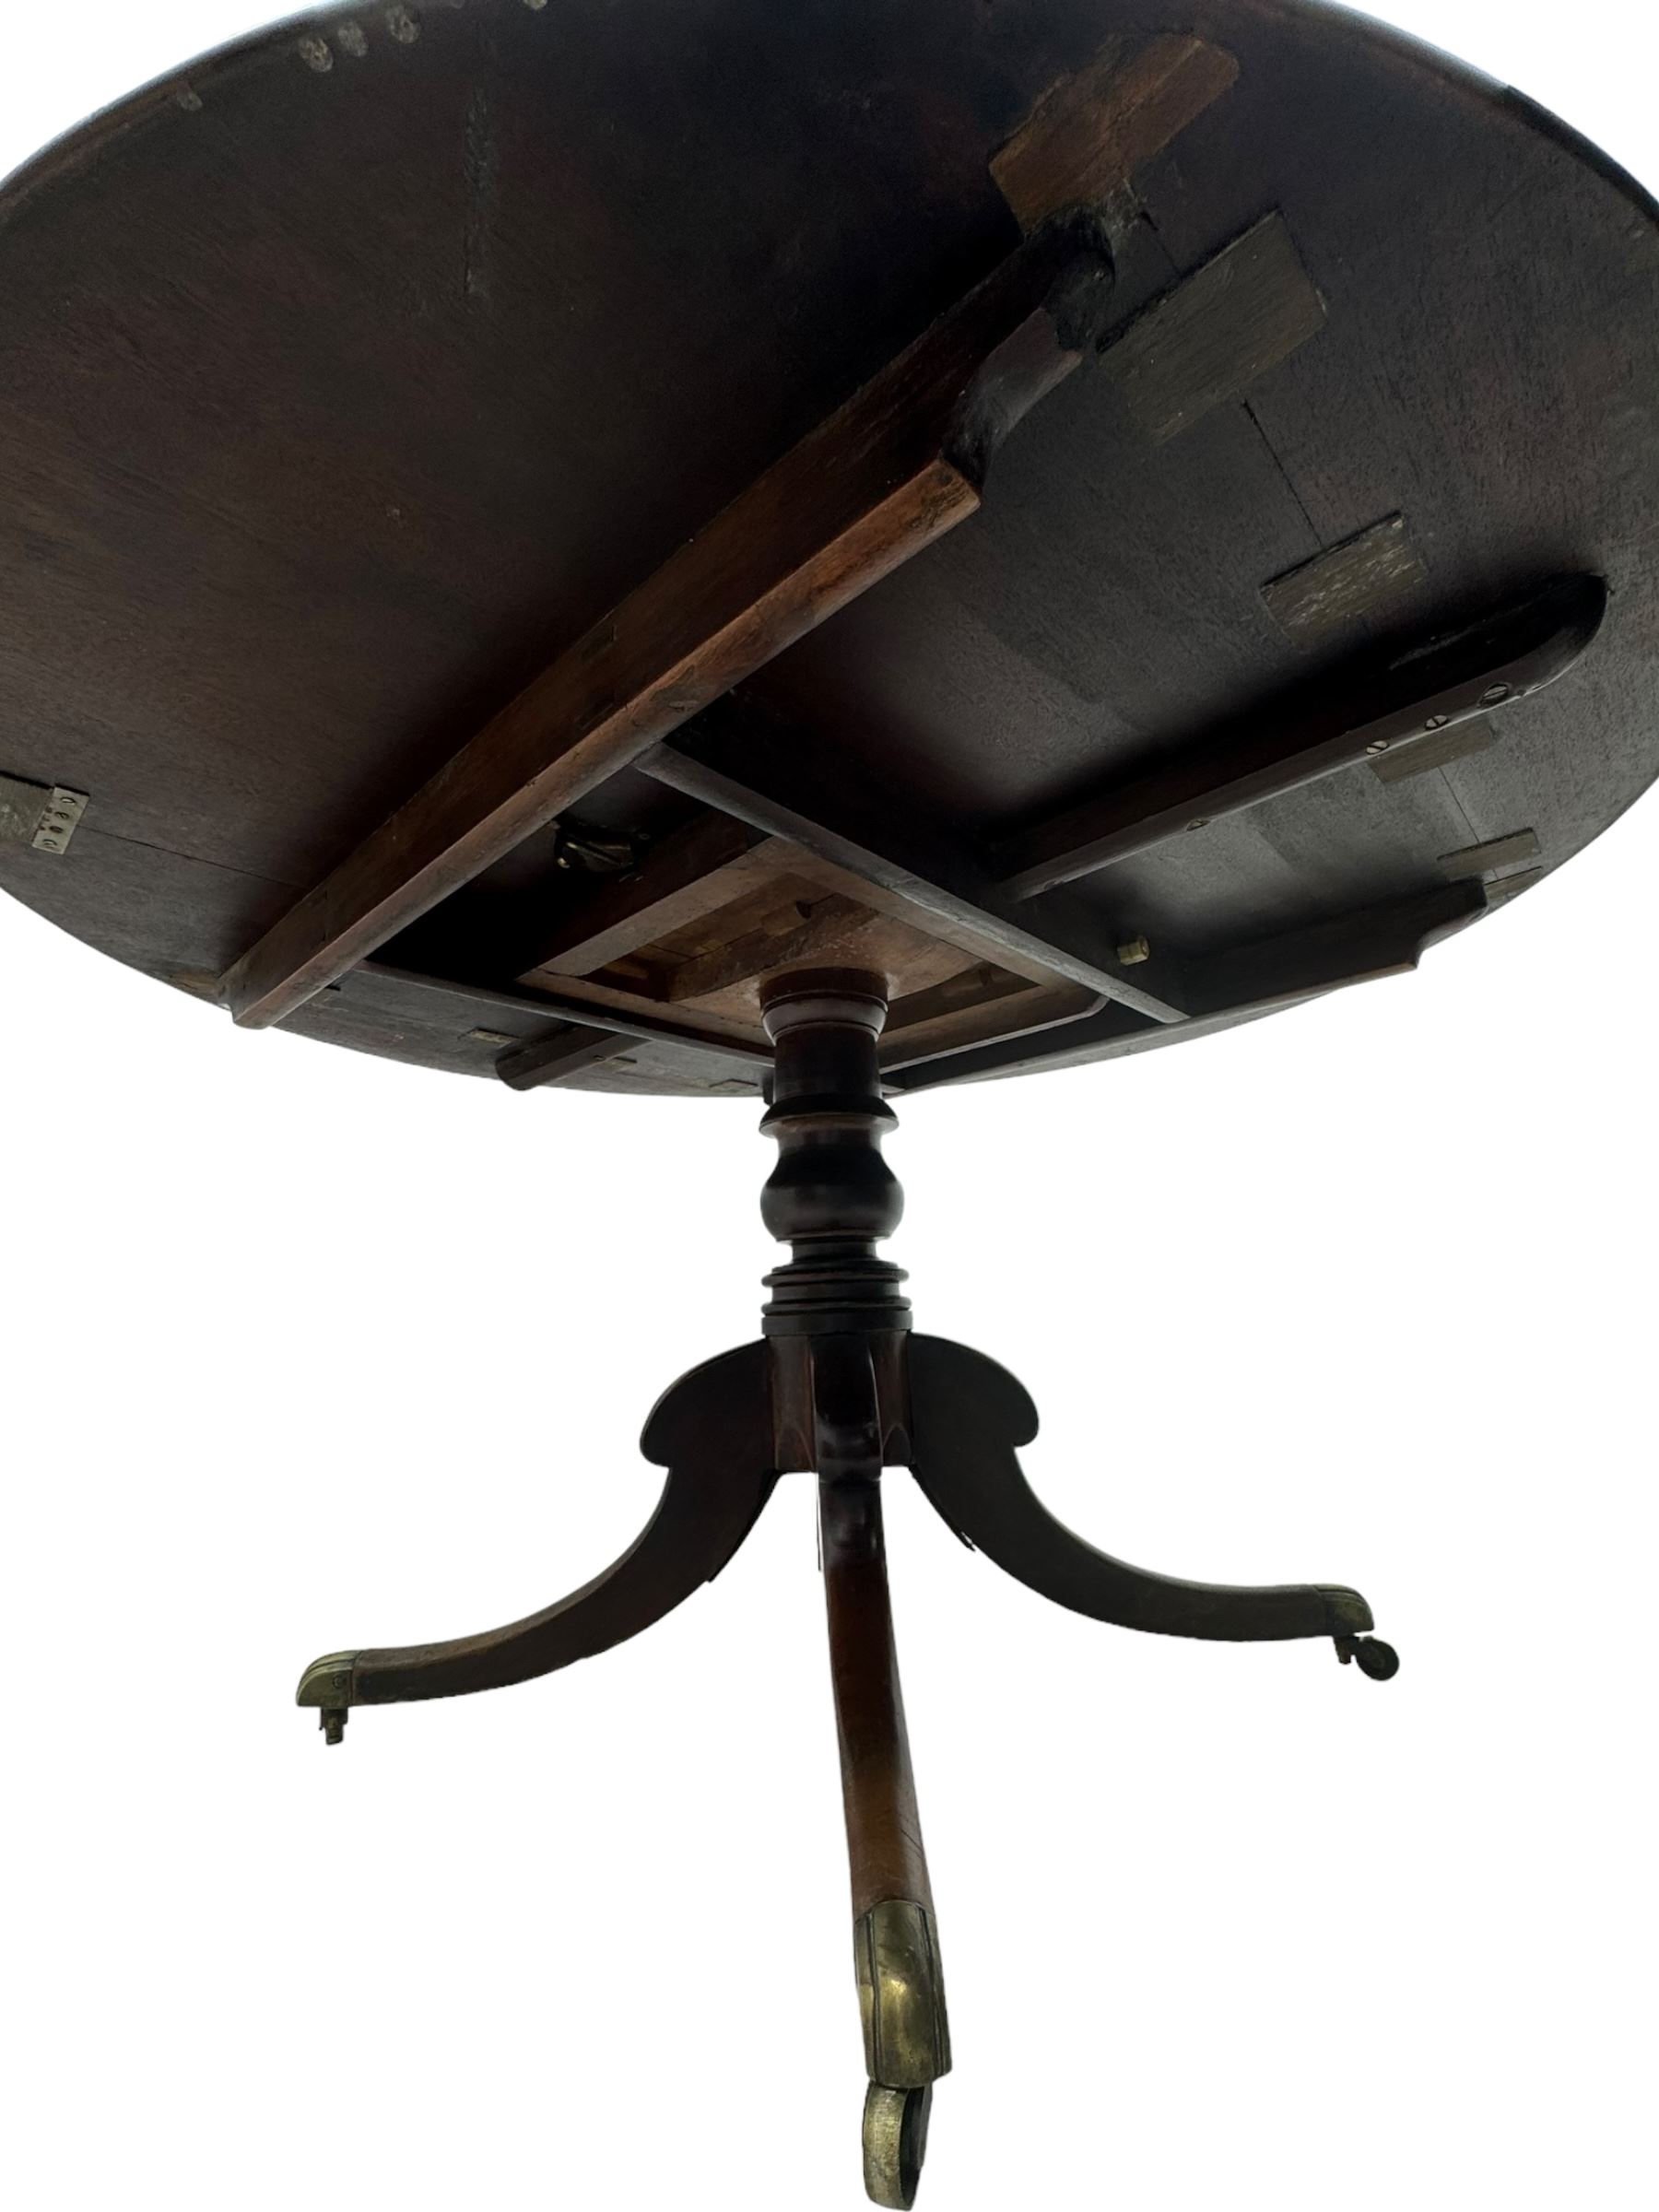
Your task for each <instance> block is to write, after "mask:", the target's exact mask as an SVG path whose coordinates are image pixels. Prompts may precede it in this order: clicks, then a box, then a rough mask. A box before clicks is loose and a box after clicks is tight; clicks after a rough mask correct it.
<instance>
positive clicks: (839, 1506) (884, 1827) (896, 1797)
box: [818, 1475, 933, 1921]
mask: <svg viewBox="0 0 1659 2212" xmlns="http://www.w3.org/2000/svg"><path fill="white" fill-rule="evenodd" d="M818 1529H819V1533H820V1539H821V1543H822V1548H823V1560H824V1604H825V1606H826V1608H827V1610H828V1613H829V1617H830V1679H831V1681H832V1682H833V1684H834V1686H835V1725H836V1735H837V1737H838V1739H839V1741H840V1745H841V1802H842V1805H843V1806H844V1808H845V1812H846V1820H847V1858H848V1863H849V1867H850V1870H851V1873H852V1879H853V1919H854V1920H855V1921H856V1920H859V1919H861V1918H862V1917H863V1915H864V1914H865V1913H866V1912H869V1910H870V1908H871V1907H872V1906H873V1905H878V1904H880V1903H882V1902H883V1901H884V1900H886V1899H888V1898H911V1899H913V1900H914V1901H915V1902H916V1903H917V1904H920V1905H927V1906H930V1907H931V1905H932V1903H933V1888H932V1884H931V1882H930V1880H929V1878H928V1872H927V1853H926V1852H925V1850H924V1847H923V1842H922V1816H921V1814H920V1812H919V1811H918V1809H917V1806H916V1781H915V1775H914V1773H913V1772H912V1767H911V1753H910V1738H909V1735H908V1734H907V1732H906V1729H905V1724H904V1698H903V1694H902V1692H901V1691H900V1686H899V1654H898V1652H897V1649H896V1648H895V1645H894V1641H893V1609H892V1601H891V1599H890V1597H889V1595H888V1579H887V1544H886V1540H885V1536H884V1535H883V1531H882V1524H881V1487H880V1483H879V1481H878V1480H877V1478H876V1477H875V1476H874V1475H870V1476H866V1477H863V1478H862V1479H861V1478H858V1477H843V1478H839V1479H838V1478H836V1477H830V1476H826V1477H824V1478H823V1479H822V1480H821V1481H820V1482H819V1484H818Z"/></svg>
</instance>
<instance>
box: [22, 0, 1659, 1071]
mask: <svg viewBox="0 0 1659 2212" xmlns="http://www.w3.org/2000/svg"><path fill="white" fill-rule="evenodd" d="M1656 215H1659V210H1655V208H1654V206H1653V203H1652V202H1651V201H1650V200H1649V199H1648V198H1647V197H1646V195H1645V194H1642V193H1641V190H1640V189H1639V188H1638V187H1637V186H1635V185H1634V184H1633V183H1632V182H1630V180H1629V179H1628V178H1626V177H1624V176H1623V175H1622V174H1621V173H1620V172H1619V171H1617V170H1616V169H1615V168H1614V167H1613V166H1612V165H1611V164H1610V163H1608V162H1607V161H1606V160H1605V159H1602V158H1601V157H1600V156H1599V155H1597V154H1596V153H1595V152H1594V149H1592V148H1590V147H1587V146H1585V145H1584V144H1583V142H1582V141H1580V140H1578V139H1577V138H1575V137H1574V136H1573V135H1572V134H1571V133H1570V132H1568V131H1567V130H1565V129H1564V128H1563V127H1562V126H1561V125H1559V124H1556V123H1555V122H1554V121H1553V120H1552V119H1551V118H1549V117H1548V116H1547V115H1546V114H1544V113H1543V112H1541V111H1540V110H1538V109H1537V108H1535V106H1533V105H1532V104H1531V103H1530V102H1528V101H1526V100H1523V99H1521V98H1520V97H1518V96H1516V95H1514V94H1512V93H1509V92H1506V91H1504V90H1502V89H1501V88H1498V87H1495V86H1493V85H1491V84H1489V83H1488V82H1486V81H1485V80H1482V79H1480V78H1478V77H1477V76H1473V75H1472V74H1470V73H1468V72H1467V71H1465V70H1463V69H1462V68H1460V67H1459V66H1457V65H1453V64H1452V63H1450V62H1448V61H1446V60H1445V59H1444V57H1441V56H1439V55H1436V54H1433V53H1430V52H1429V51H1427V50H1426V49H1423V48H1420V47H1416V46H1413V45H1412V44H1410V43H1409V42H1407V41H1403V40H1401V39H1399V38H1397V37H1395V36H1394V35H1393V34H1391V33H1388V32H1384V31H1382V30H1381V29H1377V28H1376V27H1374V26H1371V25H1369V24H1366V23H1363V22H1361V21H1359V19H1357V18H1350V17H1346V16H1344V15H1342V14H1340V13H1339V12H1337V11H1335V10H1331V9H1328V8H1324V7H1317V6H1308V5H1301V4H1300V0H1299V4H1294V5H1293V4H1292V0H1215V4H1214V5H1209V6H1192V5H1191V4H1190V0H1189V4H1188V5H1187V6H1184V7H1182V8H1178V9H1174V10H1171V12H1170V13H1169V14H1168V16H1167V17H1166V16H1164V15H1162V14H1159V13H1158V12H1156V11H1148V10H1147V8H1146V7H1145V6H1124V5H1121V4H1120V0H995V4H993V0H907V5H906V6H904V7H903V8H895V7H893V6H890V5H888V4H887V0H812V4H806V0H801V4H798V5H794V6H790V7H789V8H786V9H784V8H779V7H778V6H776V5H775V4H774V0H631V5H630V6H629V7H627V8H626V9H619V8H618V7H616V6H612V5H608V4H607V0H555V4H553V5H547V6H542V5H538V4H537V0H427V4H425V5H420V4H418V0H411V4H410V5H409V6H398V7H388V6H379V5H377V6H372V7H359V8H346V9H332V10H327V11H324V12H323V13H320V14H318V15H316V16H313V17H311V18H304V19H302V20H300V21H298V22H294V23H290V24H288V25H286V26H284V27H282V28H280V29H277V30H274V31H271V32H268V33H265V34H262V35H261V36H259V37H258V38H255V39H253V40H251V41H245V42H244V43H242V44H241V45H239V46H237V47H234V48H231V49H229V50H228V51H227V52H226V53H222V54H219V55H217V56H215V57H212V58H210V59H209V60H207V61H206V62H204V63H202V64H200V65H197V66H195V67H194V68H192V69H191V70H188V71H186V72H183V73H182V74H180V75H178V76H173V77H171V78H169V79H167V80H166V81H164V82H163V83H161V84H160V85H159V86H157V87H155V88H152V89H151V90H149V91H148V92H147V93H144V94H141V95H139V96H138V97H137V98H135V100H132V101H130V102H128V103H127V104H125V105H124V107H122V108H120V109H118V110H116V111H114V112H112V113H111V114H109V115H107V116H104V117H102V118H100V119H99V120H98V121H96V122H95V123H93V124H89V125H88V126H86V128H85V129H83V130H82V131H80V132H78V133H76V135H73V136H71V137H70V138H68V139H66V140H65V141H63V142H61V143H60V144H59V145H58V146H56V147H53V148H52V149H51V150H50V151H49V152H48V153H46V154H45V155H44V156H42V157H41V159H39V160H38V161H37V162H35V163H34V164H32V165H31V166H30V167H29V169H27V170H25V171H23V172H22V173H21V174H20V175H18V177H16V178H14V179H13V180H12V181H11V182H10V183H9V184H8V185H7V186H6V188H5V192H4V194H0V287H3V292H4V298H5V300H6V313H5V315H4V316H3V317H0V483H3V484H4V486H5V488H6V494H7V501H8V505H9V510H10V526H9V527H8V528H7V529H6V530H5V531H4V532H3V533H0V609H3V613H4V619H3V622H0V886H3V887H4V888H6V889H7V890H9V891H11V892H12V893H13V894H14V895H16V896H17V897H18V898H20V899H21V900H24V901H25V902H26V903H27V904H29V905H30V906H31V907H34V908H35V909H37V910H38V911H39V912H41V913H43V914H45V915H47V916H48V917H49V918H51V919H52V920H53V921H55V922H57V923H60V924H62V925H63V926H64V927H65V928H66V929H68V930H70V931H72V932H73V933H74V934H75V935H77V936H79V937H81V938H83V939H84V940H85V941H86V942H87V943H88V944H89V945H91V946H94V947H98V948H99V949H100V950H102V951H104V952H107V953H109V954H112V955H113V956H114V957H115V958H117V959H122V960H124V961H126V962H127V963H129V964H130V965H132V966H134V967H136V968H138V969H140V970H142V971H145V972H146V973H147V974H150V975H152V976H155V977H157V978H159V979H160V980H163V981H165V982H170V983H172V984H174V985H176V986H178V987H180V988H182V989H184V990H187V991H190V992H193V993H194V994H196V995H198V996H199V997H202V998H203V999H206V1000H209V1001H212V1002H214V1003H216V1004H218V1005H220V1006H226V1007H228V1008H229V1010H230V1011H231V1012H232V1013H233V1014H235V1015H236V1017H237V1018H239V1019H241V1020H242V1021H244V1022H245V1023H247V1024H248V1025H249V1026H255V1027H257V1026H264V1025H265V1024H267V1023H271V1022H280V1023H281V1024H282V1026H284V1027H285V1028H287V1029H288V1030H294V1031H297V1032H299V1033H300V1034H302V1035H304V1036H307V1037H312V1038H316V1039H321V1040H325V1041H333V1042H336V1043H342V1044H347V1045H350V1046H352V1047H354V1048H357V1049H360V1050H367V1051H371V1052H375V1053H382V1054H385V1055H387V1056H390V1057H394V1058H397V1059H402V1060H405V1061H407V1062H409V1063H411V1064H414V1065H423V1066H429V1067H435V1068H443V1069H449V1070H453V1071H454V1072H457V1073H468V1074H477V1075H481V1076H486V1077H492V1078H493V1077H503V1078H505V1080H506V1081H508V1082H509V1083H511V1084H512V1085H513V1086H514V1088H543V1087H548V1086H559V1085H564V1086H568V1087H580V1088H604V1089H614V1090H618V1091H624V1090H635V1091H639V1090H646V1091H670V1092H685V1093H688V1094H697V1093H705V1094H706V1093H710V1092H713V1093H726V1092H730V1093H733V1094H735V1095H752V1094H753V1093H754V1092H755V1091H756V1090H757V1089H758V1088H759V1086H760V1083H761V1080H762V1078H763V1077H764V1074H765V1067H766V1061H767V1053H766V1049H765V1045H764V1040H763V1037H762V1035H761V1031H760V1026H759V1012H758V1006H759V988H760V985H761V983H762V982H763V981H764V979H765V978H766V976H767V975H769V974H771V973H773V972H776V971H777V970H778V969H779V968H781V967H783V966H788V965H792V964H794V965H801V964H812V965H823V964H830V965H837V964H839V965H854V966H857V967H860V968H864V969H874V970H876V971H880V972H882V973H885V974H886V976H887V977H888V983H889V988H890V990H891V992H892V996H893V1009H892V1015H891V1018H890V1021H889V1027H888V1033H887V1037H886V1041H885V1043H884V1054H885V1067H886V1074H887V1079H888V1082H889V1083H890V1084H891V1085H892V1087H893V1088H910V1087H916V1086H921V1085H924V1084H935V1083H940V1082H946V1081H954V1080H961V1079H967V1078H972V1077H982V1076H985V1075H990V1074H998V1073H1004V1072H1011V1071H1014V1070H1019V1069H1027V1068H1031V1067H1039V1066H1043V1065H1061V1064H1065V1063H1075V1062H1076V1061H1077V1060H1079V1059H1089V1058H1097V1057H1106V1056H1111V1055H1113V1054H1119V1053H1126V1052H1134V1051H1139V1050H1144V1049H1147V1047H1148V1046H1150V1045H1154V1044H1159V1043H1166V1042H1171V1041H1181V1040H1182V1039H1184V1038H1191V1037H1194V1036H1197V1035H1202V1034H1206V1033H1208V1032H1209V1031H1211V1030H1215V1029H1217V1028H1218V1027H1225V1026H1228V1025H1230V1024H1231V1023H1234V1022H1237V1021H1240V1020H1244V1019H1251V1018H1255V1017H1257V1016H1258V1015H1260V1014H1262V1013H1264V1012H1268V1011H1273V1010H1276V1009H1277V1008H1278V1007H1281V1006H1288V1005H1292V1004H1295V1003H1298V1002H1300V1001H1303V1000H1305V999H1307V998H1309V997H1311V996H1313V995H1317V994H1320V993H1322V992H1324V991H1326V990H1330V989H1333V988H1336V987H1339V986H1341V985H1342V984H1344V983H1347V982H1355V981H1359V980H1363V979H1365V978H1368V977H1370V976H1373V975H1378V974H1383V973H1390V972H1395V971H1399V970H1401V969H1405V968H1409V967H1410V966H1411V965H1413V964H1414V963H1415V961H1416V959H1417V958H1418V955H1419V953H1420V952H1421V950H1422V949H1423V948H1424V947H1426V946H1428V945H1430V944H1432V943H1434V942H1436V941H1437V940H1438V939H1440V938H1441V937H1444V936H1447V935H1451V934H1453V932H1456V931H1459V930H1461V929H1462V928H1464V927H1465V925H1466V924H1468V923H1470V922H1472V921H1475V920H1477V919H1480V918H1481V917H1483V916H1485V915H1487V914H1488V913H1489V912H1491V911H1492V909H1494V908H1495V907H1501V906H1502V905H1504V904H1507V902H1508V901H1509V900H1511V899H1512V898H1514V897H1515V896H1517V895H1518V894H1521V893H1524V892H1528V891H1530V890H1531V889H1533V888H1535V886H1536V885H1538V884H1539V883H1540V882H1542V880H1543V879H1544V877H1546V876H1547V875H1548V874H1550V873H1551V872H1552V871H1553V870H1554V869H1555V868H1556V867H1558V866H1559V865H1560V863H1561V862H1562V861H1564V860H1566V859H1568V858H1570V857H1571V855H1572V854H1573V853H1576V852H1577V851H1578V850H1579V848H1580V847H1581V846H1583V845H1584V844H1585V843H1587V842H1588V841H1590V839H1592V838H1593V837H1594V836H1595V835H1596V834H1597V832H1598V831H1599V830H1602V829H1604V828H1606V826H1607V824H1608V823H1609V822H1611V821H1612V820H1613V819H1614V818H1616V817H1617V816H1618V814H1620V813H1621V812H1622V811H1623V810H1624V808H1625V807H1626V806H1629V805H1630V803H1631V802H1632V801H1633V800H1634V799H1635V798H1636V797H1637V796H1638V795H1639V794H1641V791H1642V790H1643V789H1644V788H1645V787H1646V785H1647V784H1648V783H1649V782H1651V781H1652V780H1653V776H1654V774H1655V772H1656V771H1659V717H1655V715H1654V713H1653V696H1654V692H1655V688H1659V560H1656V559H1655V547H1656V546H1659V227H1656V221H1655V218H1656ZM54 794H58V795H56V796H55V797H54ZM82 801H84V802H85V804H84V806H83V805H82V804H81V802H82ZM1547 895H1551V894H1547ZM1499 926H1501V924H1499ZM1468 968H1469V975H1470V981H1471V987H1473V984H1474V982H1475V979H1476V976H1477V963H1476V961H1475V959H1474V956H1473V954H1471V955H1470V956H1469V961H1468Z"/></svg>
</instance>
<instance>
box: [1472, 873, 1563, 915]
mask: <svg viewBox="0 0 1659 2212" xmlns="http://www.w3.org/2000/svg"><path fill="white" fill-rule="evenodd" d="M1548 872H1549V871H1548V870H1547V868H1523V869H1522V870H1521V872H1520V873H1519V875H1515V876H1500V877H1497V878H1496V879H1495V880H1494V881H1493V882H1491V883H1488V885H1487V887H1486V902H1487V904H1488V906H1505V905H1507V904H1508V903H1509V901H1510V900H1512V899H1515V898H1518V897H1519V896H1520V894H1521V893H1522V892H1523V891H1530V890H1531V889H1532V888H1533V886H1534V884H1535V883H1542V882H1543V880H1544V878H1545V877H1546V876H1547V874H1548Z"/></svg>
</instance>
